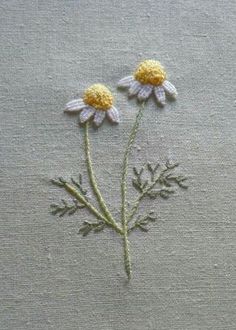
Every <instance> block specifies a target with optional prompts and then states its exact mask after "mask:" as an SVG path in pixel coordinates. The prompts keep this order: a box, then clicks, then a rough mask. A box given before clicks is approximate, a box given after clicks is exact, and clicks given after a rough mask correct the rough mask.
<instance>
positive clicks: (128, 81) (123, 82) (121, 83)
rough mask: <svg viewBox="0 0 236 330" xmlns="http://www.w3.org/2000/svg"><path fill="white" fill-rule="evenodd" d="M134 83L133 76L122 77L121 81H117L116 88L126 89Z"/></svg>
mask: <svg viewBox="0 0 236 330" xmlns="http://www.w3.org/2000/svg"><path fill="white" fill-rule="evenodd" d="M133 81H134V77H133V76H128V77H124V78H122V79H121V80H119V81H118V84H117V86H118V87H124V88H127V87H129V86H130V84H131V83H132V82H133Z"/></svg>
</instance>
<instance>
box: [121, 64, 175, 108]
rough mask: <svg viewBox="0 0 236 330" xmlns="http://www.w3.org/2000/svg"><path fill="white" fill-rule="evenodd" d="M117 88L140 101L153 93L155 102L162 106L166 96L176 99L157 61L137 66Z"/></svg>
mask: <svg viewBox="0 0 236 330" xmlns="http://www.w3.org/2000/svg"><path fill="white" fill-rule="evenodd" d="M118 87H122V88H128V89H129V95H130V96H134V95H137V98H138V99H139V100H140V101H144V100H147V99H148V98H149V96H150V95H151V94H152V92H154V95H155V97H156V99H157V102H158V103H159V104H160V105H162V106H164V105H165V103H166V94H167V95H169V96H171V97H173V98H176V96H177V90H176V88H175V86H174V85H172V84H171V83H170V82H169V81H168V80H166V72H165V69H164V68H163V66H162V65H161V64H160V62H158V61H154V60H146V61H143V62H141V63H140V64H139V66H138V67H137V69H136V71H135V72H134V74H133V75H132V76H128V77H125V78H123V79H121V80H120V81H119V82H118Z"/></svg>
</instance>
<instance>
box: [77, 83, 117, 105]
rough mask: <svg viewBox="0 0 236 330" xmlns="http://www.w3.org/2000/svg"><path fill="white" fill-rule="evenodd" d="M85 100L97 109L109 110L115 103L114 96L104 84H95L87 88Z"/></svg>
mask: <svg viewBox="0 0 236 330" xmlns="http://www.w3.org/2000/svg"><path fill="white" fill-rule="evenodd" d="M83 100H84V103H85V104H88V105H90V106H92V107H94V108H95V109H99V110H103V111H107V110H108V109H110V108H111V107H112V105H113V96H112V94H111V92H110V91H109V89H108V88H107V87H106V86H104V85H102V84H94V85H92V86H90V87H89V88H88V89H86V90H85V92H84V96H83Z"/></svg>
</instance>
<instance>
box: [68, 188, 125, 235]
mask: <svg viewBox="0 0 236 330" xmlns="http://www.w3.org/2000/svg"><path fill="white" fill-rule="evenodd" d="M64 187H65V189H66V191H67V192H68V193H70V194H71V195H72V196H74V197H75V198H76V199H77V200H78V201H79V202H81V203H83V204H84V205H85V206H86V207H87V208H88V209H89V210H90V212H91V213H93V214H94V215H95V216H96V217H97V218H98V219H100V220H102V221H104V222H105V223H106V224H107V225H108V226H109V227H112V228H113V229H115V230H116V231H117V232H118V233H119V234H121V235H122V234H123V231H122V229H121V228H120V227H119V226H117V224H113V223H111V222H110V221H109V220H108V219H107V218H106V217H104V215H102V214H101V213H100V212H99V211H98V210H97V209H96V208H95V207H94V206H93V205H92V204H91V203H89V202H88V201H87V200H86V199H85V198H84V197H83V196H82V195H81V194H80V193H79V192H78V190H76V189H75V188H74V187H73V186H72V185H70V184H69V183H67V182H65V183H64Z"/></svg>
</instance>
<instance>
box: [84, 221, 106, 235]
mask: <svg viewBox="0 0 236 330" xmlns="http://www.w3.org/2000/svg"><path fill="white" fill-rule="evenodd" d="M105 226H106V224H105V223H104V222H103V221H99V222H95V223H91V222H88V221H84V223H83V226H82V227H81V228H80V230H79V234H82V235H83V236H87V235H88V234H89V233H90V232H91V231H93V232H94V233H99V232H101V231H102V230H103V229H104V228H105Z"/></svg>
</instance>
